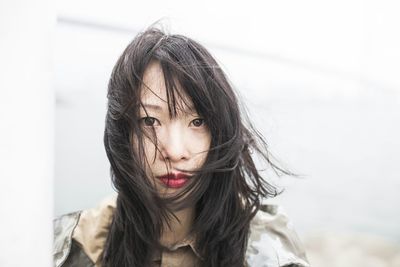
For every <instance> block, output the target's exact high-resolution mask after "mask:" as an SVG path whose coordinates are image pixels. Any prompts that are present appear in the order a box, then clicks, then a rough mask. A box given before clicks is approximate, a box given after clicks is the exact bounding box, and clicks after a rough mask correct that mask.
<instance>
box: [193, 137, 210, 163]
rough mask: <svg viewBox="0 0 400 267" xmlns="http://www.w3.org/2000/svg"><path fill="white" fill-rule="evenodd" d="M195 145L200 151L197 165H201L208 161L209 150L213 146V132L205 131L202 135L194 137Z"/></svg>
mask: <svg viewBox="0 0 400 267" xmlns="http://www.w3.org/2000/svg"><path fill="white" fill-rule="evenodd" d="M193 146H195V147H196V151H198V152H200V154H199V155H198V157H197V160H196V161H197V165H198V166H201V165H203V164H204V162H205V161H206V158H207V155H208V150H209V149H210V146H211V134H210V133H209V132H205V133H203V134H202V135H201V136H197V138H194V139H193Z"/></svg>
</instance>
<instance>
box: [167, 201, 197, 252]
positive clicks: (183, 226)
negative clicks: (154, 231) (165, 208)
mask: <svg viewBox="0 0 400 267" xmlns="http://www.w3.org/2000/svg"><path fill="white" fill-rule="evenodd" d="M174 215H175V216H176V218H175V217H172V218H171V219H170V221H169V226H168V225H167V224H165V225H164V228H163V233H162V235H161V238H160V243H161V245H163V246H165V247H172V246H173V245H175V244H176V243H178V242H180V241H182V240H183V239H184V238H185V237H187V235H188V234H189V232H190V230H191V227H192V225H193V218H194V208H186V209H183V210H180V211H177V212H175V213H174Z"/></svg>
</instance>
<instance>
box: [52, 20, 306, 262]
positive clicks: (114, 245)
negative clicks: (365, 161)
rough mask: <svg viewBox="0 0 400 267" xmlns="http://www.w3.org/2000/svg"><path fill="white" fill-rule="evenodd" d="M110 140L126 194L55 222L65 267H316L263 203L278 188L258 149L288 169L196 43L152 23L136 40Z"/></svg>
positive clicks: (121, 66)
mask: <svg viewBox="0 0 400 267" xmlns="http://www.w3.org/2000/svg"><path fill="white" fill-rule="evenodd" d="M245 123H246V124H245ZM104 145H105V149H106V152H107V156H108V159H109V161H110V163H111V176H112V180H113V184H114V186H115V188H116V191H117V192H118V195H117V199H116V200H110V201H108V202H106V203H104V204H102V205H100V207H99V208H97V209H93V210H86V211H82V212H77V213H72V214H68V215H65V216H62V217H60V218H58V219H57V220H56V221H55V231H56V233H55V264H56V266H118V267H119V266H129V267H131V266H141V267H142V266H188V267H189V266H210V267H211V266H212V267H221V266H229V267H232V266H241V267H242V266H271V267H272V266H274V267H275V266H308V264H307V262H306V259H305V254H304V251H303V250H302V248H301V246H300V245H299V242H298V240H297V237H296V234H295V233H294V232H293V230H291V229H290V228H289V227H288V222H287V219H286V217H284V216H283V215H282V214H281V213H280V212H279V210H277V209H276V207H273V206H264V207H263V206H261V200H262V198H268V197H271V196H275V195H276V194H277V192H276V189H275V188H274V187H273V186H272V185H270V184H268V183H267V182H266V181H265V180H264V179H263V178H262V177H261V176H260V173H259V172H258V170H257V169H256V166H255V164H254V162H253V159H252V155H251V154H252V153H253V152H254V153H257V154H258V156H261V157H262V158H263V159H264V160H265V161H266V162H267V163H269V165H270V166H271V167H272V168H273V169H274V170H275V171H277V172H284V173H285V171H284V170H282V169H280V168H278V167H277V166H275V165H274V164H272V163H271V161H270V160H269V158H268V154H267V149H266V144H265V142H264V140H263V138H262V136H261V135H260V134H258V133H257V132H256V131H255V130H254V129H253V128H252V127H251V124H250V123H248V122H245V121H244V119H243V115H242V114H241V112H240V110H239V105H238V101H237V98H236V96H235V93H234V91H233V90H232V87H231V85H230V84H229V82H228V80H227V79H226V77H225V74H224V73H223V71H222V70H221V68H220V67H219V66H218V64H217V62H216V61H215V60H214V58H213V57H212V56H211V55H210V54H209V53H208V51H207V50H206V49H205V48H204V47H203V46H201V45H200V44H198V43H197V42H195V41H193V40H191V39H189V38H186V37H184V36H180V35H166V34H164V33H163V32H161V31H160V30H158V29H153V28H151V29H148V30H146V31H145V32H143V33H141V34H139V35H138V36H137V37H136V38H135V39H134V40H133V41H132V42H131V43H130V44H129V46H128V47H127V48H126V49H125V51H124V53H123V54H122V55H121V57H120V58H119V60H118V62H117V63H116V65H115V67H114V70H113V72H112V75H111V78H110V82H109V86H108V110H107V116H106V126H105V132H104ZM260 209H263V211H262V210H260Z"/></svg>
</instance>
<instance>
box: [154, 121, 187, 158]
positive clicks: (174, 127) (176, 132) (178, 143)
mask: <svg viewBox="0 0 400 267" xmlns="http://www.w3.org/2000/svg"><path fill="white" fill-rule="evenodd" d="M159 138H160V136H159ZM160 139H161V140H160V142H161V144H160V151H161V155H162V159H163V160H168V161H169V162H171V163H177V162H180V161H185V160H188V159H189V156H190V153H189V147H188V145H187V142H186V139H185V133H184V129H182V127H180V126H179V123H173V124H171V125H170V126H169V127H167V128H166V129H165V132H164V133H163V136H162V137H161V138H160Z"/></svg>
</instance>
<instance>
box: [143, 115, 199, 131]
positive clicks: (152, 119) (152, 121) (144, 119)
mask: <svg viewBox="0 0 400 267" xmlns="http://www.w3.org/2000/svg"><path fill="white" fill-rule="evenodd" d="M149 119H150V120H151V122H150V124H147V123H146V120H149ZM195 121H200V122H201V124H200V125H198V126H196V125H194V122H195ZM140 122H141V123H143V124H144V126H145V127H153V126H159V125H161V123H160V121H159V120H157V119H156V118H154V117H150V116H148V117H143V118H141V119H140ZM147 122H149V121H147ZM154 123H157V124H158V125H154ZM204 124H205V122H204V119H202V118H197V119H194V120H192V121H191V122H190V123H189V125H193V126H194V127H196V128H199V127H201V126H204Z"/></svg>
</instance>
